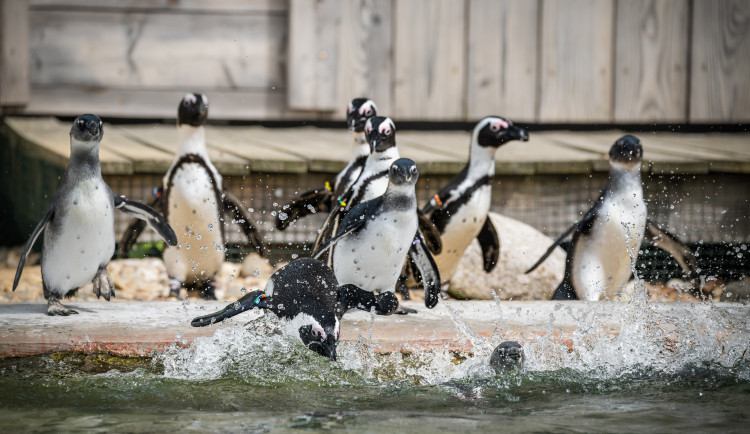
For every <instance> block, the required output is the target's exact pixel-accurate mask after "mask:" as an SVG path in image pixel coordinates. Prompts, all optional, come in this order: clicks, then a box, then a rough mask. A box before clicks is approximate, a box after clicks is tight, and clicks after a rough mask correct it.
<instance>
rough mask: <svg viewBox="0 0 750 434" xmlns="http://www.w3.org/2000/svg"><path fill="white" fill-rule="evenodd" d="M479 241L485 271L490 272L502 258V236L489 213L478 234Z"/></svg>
mask: <svg viewBox="0 0 750 434" xmlns="http://www.w3.org/2000/svg"><path fill="white" fill-rule="evenodd" d="M477 241H479V246H480V247H481V248H482V262H483V263H484V272H485V273H489V272H490V271H492V270H494V269H495V266H496V265H497V261H498V259H499V258H500V237H499V236H498V235H497V229H495V225H494V224H493V223H492V219H491V218H490V216H489V215H487V219H486V220H485V221H484V225H483V226H482V230H480V231H479V234H478V235H477Z"/></svg>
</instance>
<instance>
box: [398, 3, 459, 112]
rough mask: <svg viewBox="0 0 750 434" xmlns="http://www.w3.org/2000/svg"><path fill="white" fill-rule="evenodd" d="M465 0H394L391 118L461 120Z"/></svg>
mask: <svg viewBox="0 0 750 434" xmlns="http://www.w3.org/2000/svg"><path fill="white" fill-rule="evenodd" d="M465 12H466V8H465V3H464V1H452V0H408V1H406V0H396V3H395V8H394V20H395V31H396V37H395V41H394V44H393V48H394V68H395V83H394V84H395V86H394V107H393V109H394V110H393V113H392V114H390V115H391V116H393V117H394V118H396V119H410V120H412V119H430V120H441V119H465V118H466V97H465V94H466V91H465V83H466V19H465V15H466V14H465Z"/></svg>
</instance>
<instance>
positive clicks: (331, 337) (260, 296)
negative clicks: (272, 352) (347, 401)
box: [191, 258, 398, 360]
mask: <svg viewBox="0 0 750 434" xmlns="http://www.w3.org/2000/svg"><path fill="white" fill-rule="evenodd" d="M397 306H398V299H396V297H395V296H394V295H393V294H391V293H386V294H382V295H378V296H376V295H375V294H373V293H371V292H368V291H364V290H362V289H360V288H357V287H356V286H354V285H342V286H339V282H338V281H337V280H336V276H335V275H334V273H333V271H332V270H331V269H330V268H329V267H327V266H326V265H325V264H324V263H323V262H321V261H319V260H317V259H313V258H300V259H297V260H295V261H292V262H290V263H289V264H287V265H285V266H284V267H282V268H281V269H279V270H278V271H277V272H275V273H274V274H273V275H272V276H271V278H270V279H269V280H268V283H266V288H265V291H253V292H250V293H247V294H245V295H244V296H243V297H242V298H240V299H239V300H238V301H236V302H234V303H232V304H230V305H228V306H227V307H225V308H224V309H223V310H221V311H219V312H215V313H212V314H209V315H205V316H201V317H198V318H195V319H193V321H192V322H191V325H192V326H193V327H203V326H207V325H211V324H214V323H216V322H220V321H223V320H225V319H227V318H231V317H233V316H235V315H237V314H239V313H242V312H244V311H246V310H249V309H253V308H256V307H257V308H260V309H267V310H270V311H271V312H273V313H274V314H276V316H277V317H279V319H280V320H281V321H282V323H283V324H284V331H285V332H286V333H287V334H289V335H291V336H296V337H298V338H299V339H300V341H301V342H302V344H303V345H304V346H305V347H307V348H309V349H310V350H312V351H315V352H316V353H318V354H320V355H322V356H325V357H329V358H330V359H331V360H336V345H337V344H338V341H339V325H340V321H341V317H342V316H343V315H344V313H345V312H346V311H347V310H349V309H355V308H356V309H363V310H370V309H373V308H374V309H375V311H376V312H391V311H392V310H394V309H395V308H396V307H397Z"/></svg>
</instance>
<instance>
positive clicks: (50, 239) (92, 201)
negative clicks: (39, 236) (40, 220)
mask: <svg viewBox="0 0 750 434" xmlns="http://www.w3.org/2000/svg"><path fill="white" fill-rule="evenodd" d="M62 201H65V202H66V205H67V206H66V205H63V204H62V203H61V202H62ZM54 219H55V220H56V221H57V222H58V224H57V225H55V226H54V227H53V226H52V225H51V224H50V225H48V226H47V229H46V230H45V233H44V251H43V254H42V279H43V280H44V282H45V285H46V286H47V289H48V290H49V291H51V292H53V293H55V294H57V295H58V296H60V297H62V296H64V295H65V294H66V293H67V292H68V291H69V290H71V289H76V288H80V287H81V286H83V285H86V284H87V283H89V282H91V280H92V279H93V278H94V276H95V275H96V272H97V271H98V269H99V267H100V266H106V265H107V264H108V263H109V260H110V259H111V258H112V254H113V253H114V251H115V230H114V204H113V201H112V196H111V195H110V192H109V188H108V187H107V186H106V184H104V181H102V180H101V179H91V180H85V181H82V182H81V183H79V185H77V186H76V187H75V188H74V189H73V190H72V191H71V193H70V195H69V196H67V197H65V198H61V200H60V202H58V208H57V209H56V210H55V216H54ZM55 228H58V229H57V230H55Z"/></svg>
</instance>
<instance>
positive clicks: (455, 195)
mask: <svg viewBox="0 0 750 434" xmlns="http://www.w3.org/2000/svg"><path fill="white" fill-rule="evenodd" d="M513 140H520V141H522V142H525V141H528V140H529V134H528V132H527V131H526V130H525V129H523V128H520V127H517V126H515V125H513V122H511V121H510V120H508V119H504V118H501V117H497V116H488V117H485V118H484V119H482V120H481V121H479V122H478V123H477V124H476V126H475V127H474V131H473V133H472V135H471V144H470V148H469V149H470V151H469V161H468V162H467V164H466V166H465V167H464V168H463V170H461V172H459V174H458V175H456V177H455V178H453V180H451V182H450V183H448V184H447V185H446V186H445V187H443V188H442V189H440V191H438V192H437V193H436V194H434V195H433V196H432V198H431V199H430V201H429V202H428V203H427V205H425V206H424V207H423V208H422V213H423V214H424V215H425V216H427V217H428V218H429V219H430V221H432V223H433V224H434V225H435V227H436V228H437V231H438V232H439V234H440V239H441V242H442V246H443V248H442V251H441V252H440V253H439V254H436V255H435V262H436V263H437V265H438V268H439V269H440V276H441V277H442V278H443V282H444V283H447V282H449V281H450V278H451V276H453V273H454V272H455V271H456V267H457V265H458V262H459V260H460V259H461V256H462V255H463V254H464V251H465V250H466V249H467V248H468V247H469V244H470V243H471V240H473V239H474V238H476V239H477V240H478V241H479V245H480V247H481V248H482V257H483V263H484V271H485V272H487V273H489V272H490V271H492V270H493V269H494V268H495V266H496V265H497V260H498V257H499V255H500V240H499V236H498V233H497V230H496V229H495V227H494V225H493V224H492V220H491V219H490V218H489V214H488V213H489V211H490V205H491V201H492V178H493V176H494V175H495V152H496V151H497V149H498V148H499V147H500V146H502V145H504V144H505V143H508V142H510V141H513Z"/></svg>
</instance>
